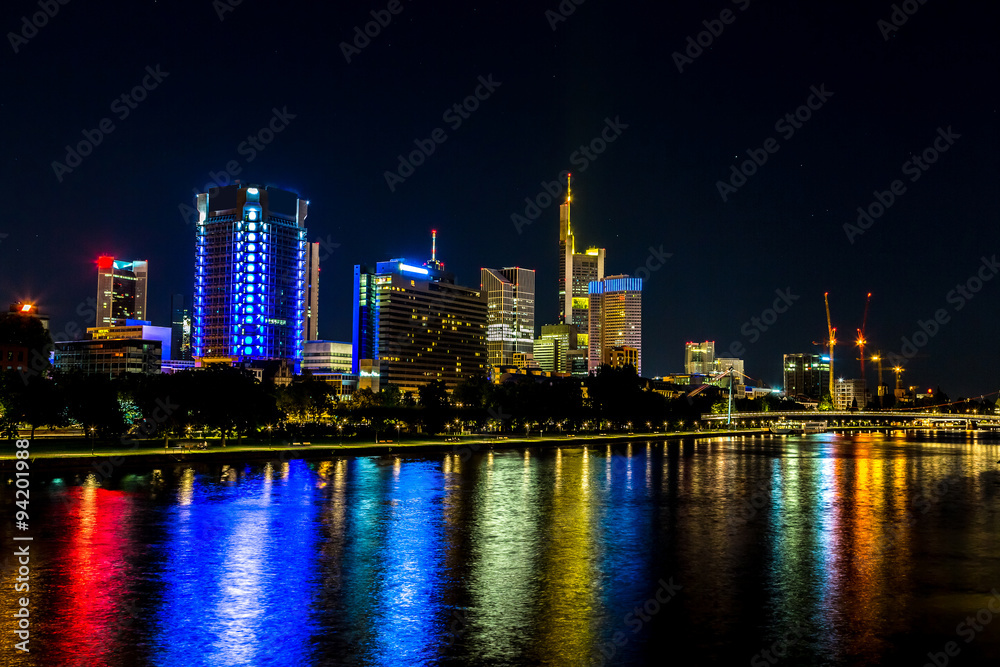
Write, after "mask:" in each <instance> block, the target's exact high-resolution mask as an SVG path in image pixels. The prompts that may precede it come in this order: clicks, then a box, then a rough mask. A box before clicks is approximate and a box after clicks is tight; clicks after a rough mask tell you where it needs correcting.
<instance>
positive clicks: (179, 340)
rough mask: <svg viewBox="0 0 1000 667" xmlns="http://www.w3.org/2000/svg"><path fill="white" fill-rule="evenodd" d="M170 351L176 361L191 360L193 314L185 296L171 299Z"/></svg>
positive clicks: (175, 295) (174, 296) (176, 296)
mask: <svg viewBox="0 0 1000 667" xmlns="http://www.w3.org/2000/svg"><path fill="white" fill-rule="evenodd" d="M170 350H171V357H172V358H173V359H175V360H184V361H189V360H190V359H191V313H190V312H189V311H188V308H187V304H185V299H184V295H183V294H174V295H173V296H172V297H171V298H170Z"/></svg>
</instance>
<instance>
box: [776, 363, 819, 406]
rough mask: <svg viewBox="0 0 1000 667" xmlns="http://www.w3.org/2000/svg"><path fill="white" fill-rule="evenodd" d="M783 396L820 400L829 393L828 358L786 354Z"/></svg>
mask: <svg viewBox="0 0 1000 667" xmlns="http://www.w3.org/2000/svg"><path fill="white" fill-rule="evenodd" d="M783 372H784V377H785V396H787V397H788V398H791V399H795V398H798V397H802V398H807V399H811V400H814V401H818V400H820V399H821V398H822V397H823V395H824V394H826V393H828V392H829V389H828V387H829V385H830V357H828V356H826V355H819V354H786V355H785V356H784V360H783Z"/></svg>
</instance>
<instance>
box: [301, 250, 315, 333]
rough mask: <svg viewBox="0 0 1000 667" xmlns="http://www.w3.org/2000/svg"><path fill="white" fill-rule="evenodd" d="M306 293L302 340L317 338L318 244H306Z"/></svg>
mask: <svg viewBox="0 0 1000 667" xmlns="http://www.w3.org/2000/svg"><path fill="white" fill-rule="evenodd" d="M305 287H306V291H305V303H304V307H305V313H304V315H303V323H302V324H303V329H302V340H303V341H310V340H316V339H317V338H319V243H318V242H317V243H307V244H306V285H305Z"/></svg>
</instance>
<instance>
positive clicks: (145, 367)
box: [52, 320, 171, 377]
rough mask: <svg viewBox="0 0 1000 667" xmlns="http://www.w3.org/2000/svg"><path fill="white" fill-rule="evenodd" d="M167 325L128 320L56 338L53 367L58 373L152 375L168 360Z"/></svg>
mask: <svg viewBox="0 0 1000 667" xmlns="http://www.w3.org/2000/svg"><path fill="white" fill-rule="evenodd" d="M170 337H171V330H170V328H169V327H154V326H150V325H149V323H148V322H136V321H135V320H130V324H128V325H125V326H111V327H88V328H87V338H86V339H84V340H69V341H57V342H56V343H55V352H54V353H53V362H52V364H53V366H54V367H55V370H56V371H57V372H60V373H73V372H80V373H83V374H85V375H106V376H108V377H119V376H122V375H130V374H140V375H152V374H155V373H159V372H161V362H162V361H163V360H169V359H170Z"/></svg>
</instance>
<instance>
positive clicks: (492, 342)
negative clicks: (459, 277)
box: [480, 268, 535, 366]
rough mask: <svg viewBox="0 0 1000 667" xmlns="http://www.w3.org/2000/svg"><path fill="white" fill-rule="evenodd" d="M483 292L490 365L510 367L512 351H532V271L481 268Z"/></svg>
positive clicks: (533, 321)
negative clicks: (485, 305)
mask: <svg viewBox="0 0 1000 667" xmlns="http://www.w3.org/2000/svg"><path fill="white" fill-rule="evenodd" d="M480 280H481V284H480V287H481V289H482V292H483V293H484V294H485V295H486V304H487V317H488V320H487V326H486V349H487V359H488V363H489V365H490V366H512V365H515V363H514V355H515V354H531V353H532V351H533V347H534V340H535V271H534V270H533V269H521V268H506V269H499V270H498V269H481V270H480Z"/></svg>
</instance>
